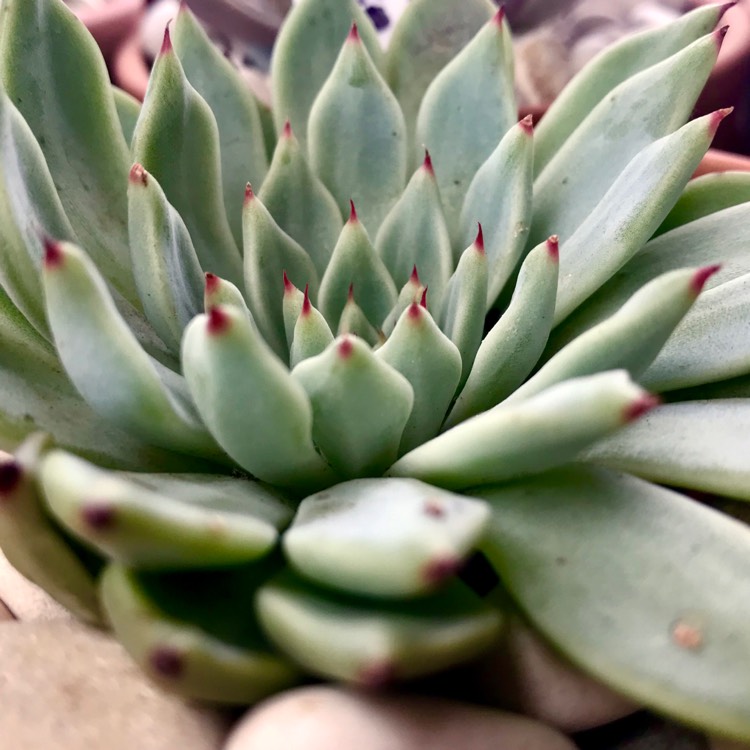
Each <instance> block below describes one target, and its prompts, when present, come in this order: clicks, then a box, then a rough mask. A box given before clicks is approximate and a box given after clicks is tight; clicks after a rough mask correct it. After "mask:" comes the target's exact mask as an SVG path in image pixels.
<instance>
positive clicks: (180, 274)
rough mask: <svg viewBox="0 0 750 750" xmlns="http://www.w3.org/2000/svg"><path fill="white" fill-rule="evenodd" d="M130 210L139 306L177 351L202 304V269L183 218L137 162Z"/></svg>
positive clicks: (132, 173) (132, 171)
mask: <svg viewBox="0 0 750 750" xmlns="http://www.w3.org/2000/svg"><path fill="white" fill-rule="evenodd" d="M128 215H129V224H130V242H131V246H132V248H133V271H134V273H135V281H136V284H137V286H138V294H139V295H140V298H141V302H142V304H143V309H144V310H145V312H146V316H147V317H148V319H149V322H150V323H151V325H152V326H153V327H154V330H155V331H156V332H157V333H158V334H159V336H160V337H161V338H162V340H163V341H164V342H165V343H166V344H167V345H168V346H169V347H170V349H171V350H172V351H174V352H179V350H180V341H181V340H182V331H183V330H184V328H185V326H186V325H187V324H188V323H189V322H190V321H191V320H192V318H194V317H195V316H196V315H197V314H198V313H199V312H200V311H201V309H202V307H203V287H204V276H203V271H202V269H201V266H200V262H199V261H198V258H197V256H196V254H195V248H194V247H193V243H192V240H191V239H190V235H189V234H188V231H187V228H186V227H185V223H184V222H183V220H182V218H181V217H180V215H179V214H178V213H177V211H175V209H174V208H173V207H172V206H171V205H170V204H169V202H168V201H167V198H166V196H165V195H164V191H163V190H162V189H161V186H160V185H159V183H158V182H157V181H156V179H155V178H154V177H153V176H152V175H150V174H149V173H148V172H146V170H145V169H143V167H141V166H140V164H136V165H135V166H134V167H133V168H132V169H131V170H130V188H129V191H128Z"/></svg>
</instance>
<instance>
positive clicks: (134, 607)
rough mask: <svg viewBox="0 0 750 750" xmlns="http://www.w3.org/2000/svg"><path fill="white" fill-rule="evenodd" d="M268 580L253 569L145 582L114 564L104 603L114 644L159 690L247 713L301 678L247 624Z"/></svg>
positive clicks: (107, 576)
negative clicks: (238, 707) (262, 584)
mask: <svg viewBox="0 0 750 750" xmlns="http://www.w3.org/2000/svg"><path fill="white" fill-rule="evenodd" d="M267 575H268V573H267V572H266V571H265V569H263V568H261V569H260V570H258V569H257V568H256V567H255V566H248V567H247V568H235V569H232V570H229V571H221V572H216V573H211V572H209V573H206V572H204V573H196V572H191V573H190V574H188V575H184V574H183V575H171V576H165V575H153V574H151V575H149V574H138V573H135V572H134V571H131V570H128V569H127V568H123V567H121V566H119V565H115V564H113V565H110V566H109V567H108V568H107V569H106V570H105V572H104V575H103V576H102V581H101V593H102V601H103V604H104V608H105V610H106V612H107V617H108V618H109V620H110V622H111V623H112V626H113V628H114V630H115V634H116V636H117V639H118V640H119V641H120V642H121V643H122V644H123V645H124V646H125V648H126V649H127V650H128V652H129V653H130V655H131V656H132V657H133V658H134V659H135V661H136V662H137V663H138V664H139V666H140V667H141V668H142V669H143V670H144V671H145V672H146V673H147V674H148V675H149V677H151V678H152V679H153V680H155V681H156V682H158V683H159V685H160V686H161V687H162V688H165V689H167V690H170V691H173V692H177V693H179V694H181V695H183V696H185V697H187V698H194V699H198V700H206V701H212V702H218V703H237V704H241V705H246V704H248V703H253V702H255V701H258V700H260V699H261V698H264V697H266V696H267V695H270V694H272V693H275V692H277V691H279V690H284V689H286V688H288V687H290V686H291V685H293V684H294V683H296V682H297V681H298V680H299V678H300V675H299V672H298V671H297V670H296V669H295V668H294V667H292V666H291V665H290V664H288V663H287V662H286V661H285V660H284V659H282V658H280V657H279V656H278V655H276V654H275V653H274V652H273V651H272V650H271V648H270V647H269V646H268V643H267V641H266V639H265V638H264V636H263V634H262V633H261V632H260V630H259V629H258V627H257V625H255V622H254V618H253V616H252V596H253V593H254V590H255V588H256V587H257V586H258V584H259V583H260V582H261V581H262V580H263V578H264V577H265V576H267ZM243 613H244V615H245V616H244V617H243V616H242V614H243Z"/></svg>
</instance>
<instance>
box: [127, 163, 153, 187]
mask: <svg viewBox="0 0 750 750" xmlns="http://www.w3.org/2000/svg"><path fill="white" fill-rule="evenodd" d="M128 178H129V179H130V182H132V183H133V184H134V185H137V184H138V183H140V184H141V185H144V186H145V185H148V172H147V171H146V170H145V169H144V168H143V165H142V164H133V166H132V167H131V168H130V174H129V175H128Z"/></svg>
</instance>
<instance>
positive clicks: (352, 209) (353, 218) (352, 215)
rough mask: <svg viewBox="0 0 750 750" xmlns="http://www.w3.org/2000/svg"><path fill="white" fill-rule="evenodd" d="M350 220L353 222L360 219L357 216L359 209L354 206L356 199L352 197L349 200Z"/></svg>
mask: <svg viewBox="0 0 750 750" xmlns="http://www.w3.org/2000/svg"><path fill="white" fill-rule="evenodd" d="M349 221H350V222H351V223H352V224H354V223H355V222H357V221H359V219H358V218H357V209H356V208H355V207H354V201H353V200H351V199H350V200H349Z"/></svg>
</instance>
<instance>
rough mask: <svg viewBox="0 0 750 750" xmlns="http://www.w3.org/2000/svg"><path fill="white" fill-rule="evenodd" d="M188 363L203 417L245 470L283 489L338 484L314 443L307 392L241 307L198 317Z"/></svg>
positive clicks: (187, 342)
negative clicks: (333, 479) (329, 482)
mask: <svg viewBox="0 0 750 750" xmlns="http://www.w3.org/2000/svg"><path fill="white" fill-rule="evenodd" d="M182 362H183V367H184V371H185V379H186V380H187V382H188V386H189V387H190V392H191V393H192V394H193V398H194V399H195V403H196V406H197V407H198V411H199V412H200V414H201V416H202V417H203V420H204V421H205V423H206V424H207V425H208V426H209V428H210V429H211V434H212V435H214V437H215V438H216V440H217V441H218V442H219V444H220V445H221V446H222V447H223V448H224V450H225V451H226V452H227V453H228V454H229V455H230V456H231V457H232V458H233V459H234V460H235V461H237V463H238V464H240V466H242V467H243V468H244V469H247V470H248V471H249V472H250V473H252V474H253V475H254V476H256V477H258V478H259V479H260V480H262V481H264V482H269V483H271V484H277V485H280V486H282V487H284V486H285V487H290V486H291V487H294V486H298V485H301V486H304V487H307V486H308V485H310V484H312V485H316V484H319V483H323V482H325V481H326V480H327V479H331V475H330V471H329V469H328V466H327V465H326V463H325V462H324V461H323V459H322V458H321V457H320V455H319V454H318V453H317V451H316V450H315V446H314V445H313V442H312V409H311V407H310V402H309V400H308V398H307V397H306V395H305V392H304V390H303V389H302V388H301V387H300V386H299V384H298V383H296V382H295V381H294V379H293V378H291V377H290V375H289V372H288V371H287V370H286V368H285V367H284V365H283V364H282V363H281V362H280V361H279V360H278V359H277V358H276V356H275V355H274V354H273V352H272V351H271V349H270V348H269V347H268V345H267V344H266V343H265V342H264V341H263V339H262V338H261V337H260V335H259V334H258V333H257V332H256V331H255V329H254V328H253V326H252V324H251V323H250V321H249V320H248V318H247V317H246V316H245V315H244V314H243V313H242V312H241V311H240V310H237V309H236V308H234V307H231V306H220V307H215V308H213V309H212V311H211V313H210V314H209V315H199V316H198V317H197V318H195V319H194V320H193V322H192V323H190V325H189V326H188V327H187V329H186V330H185V336H184V339H183V343H182ZM258 394H263V397H262V398H258ZM248 425H250V426H251V429H248Z"/></svg>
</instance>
